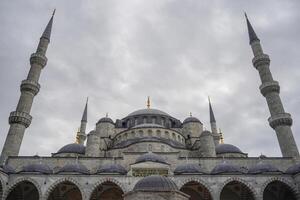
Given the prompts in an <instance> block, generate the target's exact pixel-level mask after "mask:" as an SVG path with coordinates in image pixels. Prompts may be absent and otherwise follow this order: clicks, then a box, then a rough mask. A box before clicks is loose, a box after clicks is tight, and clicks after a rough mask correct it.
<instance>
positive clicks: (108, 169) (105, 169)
mask: <svg viewBox="0 0 300 200" xmlns="http://www.w3.org/2000/svg"><path fill="white" fill-rule="evenodd" d="M106 173H107V174H121V175H125V174H127V170H126V169H125V168H124V167H123V166H122V165H119V164H106V165H103V166H101V167H99V169H98V170H97V174H106Z"/></svg>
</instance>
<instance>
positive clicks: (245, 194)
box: [220, 181, 254, 200]
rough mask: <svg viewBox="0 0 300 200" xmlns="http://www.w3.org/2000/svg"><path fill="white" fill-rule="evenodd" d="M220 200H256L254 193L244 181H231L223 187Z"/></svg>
mask: <svg viewBox="0 0 300 200" xmlns="http://www.w3.org/2000/svg"><path fill="white" fill-rule="evenodd" d="M220 200H254V195H253V192H252V191H251V190H250V189H249V188H248V187H247V186H246V185H245V184H244V183H241V182H238V181H231V182H229V183H227V184H226V185H225V186H224V188H223V189H222V192H221V195H220Z"/></svg>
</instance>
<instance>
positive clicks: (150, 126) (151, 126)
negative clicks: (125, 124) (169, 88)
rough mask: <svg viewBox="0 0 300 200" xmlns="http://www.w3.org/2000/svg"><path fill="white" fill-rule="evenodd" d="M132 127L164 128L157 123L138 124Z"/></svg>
mask: <svg viewBox="0 0 300 200" xmlns="http://www.w3.org/2000/svg"><path fill="white" fill-rule="evenodd" d="M133 128H164V127H163V126H162V125H159V124H152V123H151V124H147V123H145V124H139V125H136V126H134V127H133Z"/></svg>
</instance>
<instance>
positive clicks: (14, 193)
mask: <svg viewBox="0 0 300 200" xmlns="http://www.w3.org/2000/svg"><path fill="white" fill-rule="evenodd" d="M16 199H22V200H39V192H38V190H37V188H36V187H35V185H34V184H33V183H31V182H29V181H22V182H20V183H18V184H17V185H16V186H15V187H14V188H13V189H12V190H11V191H10V193H9V194H8V196H7V198H6V200H16Z"/></svg>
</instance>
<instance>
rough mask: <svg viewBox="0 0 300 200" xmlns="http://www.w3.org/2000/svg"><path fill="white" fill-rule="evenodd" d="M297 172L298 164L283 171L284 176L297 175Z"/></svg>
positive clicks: (299, 165)
mask: <svg viewBox="0 0 300 200" xmlns="http://www.w3.org/2000/svg"><path fill="white" fill-rule="evenodd" d="M299 172H300V163H298V164H295V165H292V166H291V167H289V168H288V169H287V170H286V171H285V173H286V174H298V173H299Z"/></svg>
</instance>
